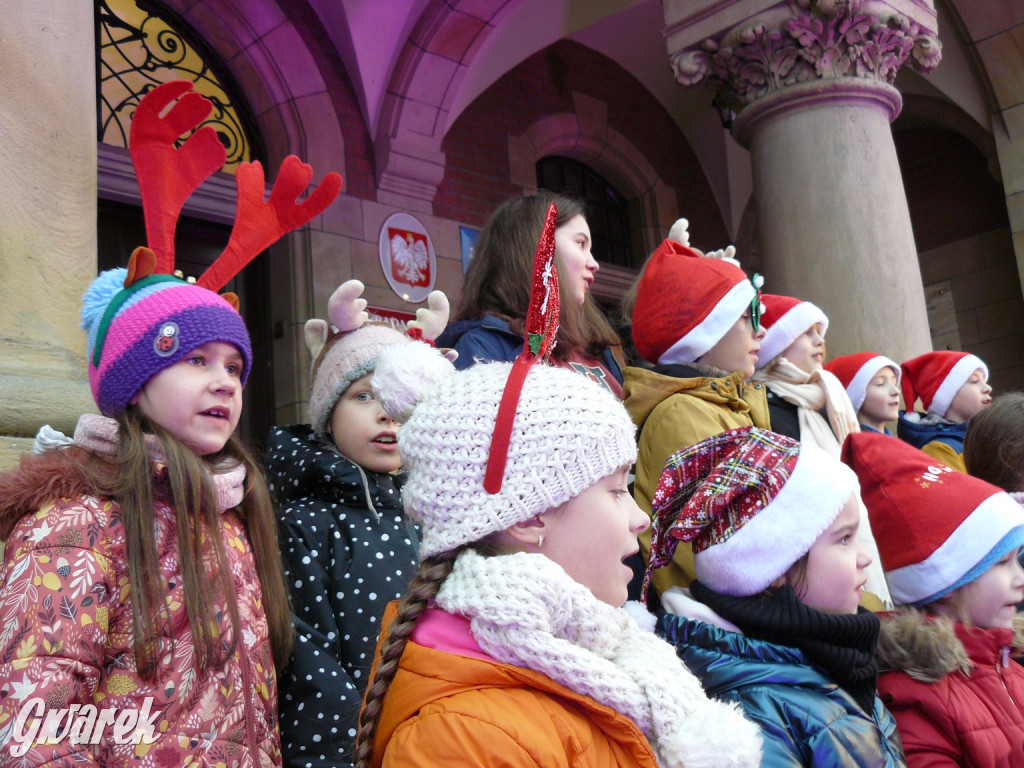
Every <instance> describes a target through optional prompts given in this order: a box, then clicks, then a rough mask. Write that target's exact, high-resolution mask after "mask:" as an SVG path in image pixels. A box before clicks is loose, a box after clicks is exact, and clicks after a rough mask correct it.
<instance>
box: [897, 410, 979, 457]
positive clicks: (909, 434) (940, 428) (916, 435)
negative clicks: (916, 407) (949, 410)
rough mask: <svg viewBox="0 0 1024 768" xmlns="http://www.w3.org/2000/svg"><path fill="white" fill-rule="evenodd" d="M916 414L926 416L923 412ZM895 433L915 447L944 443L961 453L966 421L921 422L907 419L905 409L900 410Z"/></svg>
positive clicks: (965, 432)
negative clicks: (956, 422) (957, 422)
mask: <svg viewBox="0 0 1024 768" xmlns="http://www.w3.org/2000/svg"><path fill="white" fill-rule="evenodd" d="M917 415H918V417H919V418H920V417H924V416H926V414H923V413H918V414H917ZM933 418H934V417H933ZM929 421H932V420H931V419H930V420H929ZM896 434H897V435H898V436H899V438H900V439H901V440H905V441H906V442H908V443H910V444H911V445H912V446H914V447H915V448H924V447H925V446H926V445H928V443H945V444H946V445H948V446H949V447H950V448H952V449H953V450H954V451H956V452H957V453H963V452H964V435H966V434H967V422H966V421H963V422H960V423H959V424H955V423H953V422H952V421H946V420H945V419H942V420H941V421H938V422H934V423H925V424H922V423H921V422H920V421H911V420H910V419H908V418H907V412H906V411H900V418H899V421H898V422H897V423H896Z"/></svg>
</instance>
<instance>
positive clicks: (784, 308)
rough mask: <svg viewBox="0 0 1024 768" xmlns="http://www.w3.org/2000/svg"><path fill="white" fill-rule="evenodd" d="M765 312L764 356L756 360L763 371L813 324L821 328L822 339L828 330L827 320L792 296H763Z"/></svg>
mask: <svg viewBox="0 0 1024 768" xmlns="http://www.w3.org/2000/svg"><path fill="white" fill-rule="evenodd" d="M761 303H762V304H763V305H764V311H763V312H762V313H761V327H762V328H764V338H763V339H761V352H760V353H759V354H758V356H757V367H758V368H764V367H765V366H767V365H768V364H769V363H771V362H772V361H773V360H774V359H775V358H776V357H778V356H779V355H781V354H782V353H783V352H785V351H786V349H787V348H788V347H789V345H790V344H792V343H793V342H794V341H796V340H797V339H798V338H800V337H801V336H802V335H803V334H804V333H806V332H807V329H808V328H810V327H811V326H812V325H814V324H816V323H817V324H820V325H821V335H822V336H823V337H824V335H825V332H826V331H827V330H828V316H827V315H826V314H825V313H824V312H823V311H822V310H821V309H820V308H819V307H818V306H816V305H814V304H812V303H811V302H809V301H801V300H800V299H794V298H793V297H792V296H776V295H773V294H770V293H764V294H761Z"/></svg>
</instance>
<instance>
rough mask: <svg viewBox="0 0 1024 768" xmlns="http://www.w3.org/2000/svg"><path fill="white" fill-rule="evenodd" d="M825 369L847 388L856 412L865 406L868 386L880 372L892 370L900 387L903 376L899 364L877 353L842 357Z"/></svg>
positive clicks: (831, 361) (859, 353) (858, 353)
mask: <svg viewBox="0 0 1024 768" xmlns="http://www.w3.org/2000/svg"><path fill="white" fill-rule="evenodd" d="M824 368H825V370H826V371H828V372H829V373H831V374H832V375H833V376H835V377H836V378H837V379H839V381H841V382H842V384H843V386H844V387H846V394H847V395H849V396H850V402H851V403H853V410H855V411H859V410H860V407H861V406H862V405H864V398H865V397H867V391H868V384H870V383H871V380H872V379H873V378H875V376H877V375H878V372H879V371H880V370H882V369H883V368H891V369H892V372H893V373H894V374H895V375H896V386H899V384H900V377H901V376H902V372H901V371H900V366H899V363H897V362H895V361H893V360H890V359H889V358H888V357H886V356H885V355H879V354H877V353H875V352H857V353H856V354H853V355H841V356H840V357H837V358H835V359H833V360H829V361H828V362H827V363H825V365H824Z"/></svg>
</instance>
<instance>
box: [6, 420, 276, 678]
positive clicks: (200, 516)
mask: <svg viewBox="0 0 1024 768" xmlns="http://www.w3.org/2000/svg"><path fill="white" fill-rule="evenodd" d="M117 423H118V442H117V452H116V455H115V456H114V457H102V456H99V455H97V454H95V453H92V452H90V451H87V450H85V449H83V448H80V447H78V446H71V447H68V448H65V449H63V450H60V451H51V452H49V453H47V454H44V455H43V456H26V457H24V458H23V460H22V462H21V468H20V469H19V470H17V471H16V472H12V473H9V474H8V475H5V476H4V477H3V478H2V480H3V482H0V487H6V486H7V485H8V484H12V485H13V483H14V482H15V480H16V475H19V474H20V475H21V476H22V479H23V482H24V479H25V478H26V477H27V478H28V479H29V480H30V481H31V480H34V479H38V480H39V481H40V483H46V484H47V486H46V488H44V489H43V491H44V492H47V491H51V492H52V493H53V494H54V495H53V498H58V497H60V496H63V495H65V494H68V493H69V492H73V493H81V494H89V495H93V496H97V497H101V498H109V499H111V500H112V501H114V502H115V503H116V504H117V506H118V507H119V509H120V515H121V520H122V524H123V525H124V529H125V551H126V554H127V557H128V579H129V585H130V588H131V596H132V634H133V644H134V653H135V664H136V668H137V670H138V672H139V674H140V675H141V676H142V677H143V678H144V679H146V680H154V679H156V676H157V673H158V666H159V665H158V655H157V651H158V641H159V637H160V627H161V623H162V619H163V618H166V617H167V615H168V613H169V611H170V608H169V606H168V604H167V595H166V588H165V586H164V580H163V577H162V575H161V572H160V558H159V553H158V552H157V543H156V539H155V537H154V525H153V505H154V503H155V502H157V501H160V502H164V503H167V504H168V505H170V506H171V507H172V508H173V509H174V515H175V525H176V530H177V539H178V557H179V562H180V567H181V577H182V589H183V592H184V597H185V612H186V615H187V616H188V620H189V626H190V630H191V634H192V640H193V643H194V645H195V648H196V654H195V659H196V666H197V668H199V669H206V668H210V667H212V666H215V665H217V664H218V663H221V662H222V661H223V660H224V659H225V658H226V657H227V656H230V655H231V654H232V653H233V652H234V650H235V647H236V644H237V643H238V637H239V635H240V633H241V631H242V627H241V619H240V617H239V612H238V600H237V596H236V594H235V590H234V585H233V583H232V581H231V574H230V571H229V568H228V565H227V561H226V559H225V556H224V544H223V541H222V536H221V527H220V513H219V510H218V503H217V492H216V489H215V487H214V483H213V480H212V478H211V474H210V472H211V466H212V465H215V464H218V463H220V462H222V461H223V462H232V463H240V464H242V465H244V466H245V470H246V479H245V488H244V496H243V499H242V502H241V503H240V504H239V505H238V507H237V508H236V509H237V511H238V513H239V516H240V517H241V519H242V521H243V525H244V526H245V530H246V534H247V535H248V538H249V543H250V545H251V547H252V551H253V556H254V559H255V561H256V572H257V575H258V577H259V580H260V587H261V590H262V605H263V609H264V611H265V612H266V617H267V625H268V629H269V634H270V642H271V648H272V650H273V654H274V662H275V665H276V666H277V667H278V669H280V668H282V667H283V665H284V664H285V663H286V662H287V660H288V658H289V656H290V654H291V648H292V642H293V631H292V623H291V610H290V607H289V602H288V590H287V587H286V585H285V581H284V573H283V569H282V565H281V558H280V548H279V546H278V543H277V526H276V521H275V515H274V507H273V503H272V501H271V497H270V491H269V489H268V488H267V484H266V480H265V479H264V478H263V474H262V472H261V471H260V468H259V466H258V465H257V464H256V462H255V461H254V460H253V458H252V456H251V455H250V454H249V452H248V451H247V450H246V449H245V448H244V447H243V446H242V445H241V443H240V442H238V440H236V439H235V438H234V437H232V438H231V439H229V440H228V442H227V444H225V446H224V448H223V449H222V450H221V451H219V452H218V453H216V454H212V455H210V456H207V457H200V456H198V455H196V454H195V453H194V452H193V451H192V450H190V449H189V448H188V447H187V446H186V445H184V444H183V443H182V442H180V441H179V440H178V439H177V438H175V437H174V436H173V435H171V434H170V433H169V432H167V431H166V430H164V429H163V428H161V427H160V426H159V425H157V424H155V423H153V422H152V421H150V420H149V419H147V418H146V417H145V416H143V415H142V414H141V413H140V412H139V411H138V410H137V409H136V408H135V407H133V406H129V407H128V409H126V410H125V411H124V412H123V413H122V414H121V415H120V416H119V417H118V418H117ZM147 435H153V436H154V437H155V438H156V440H157V441H158V443H159V445H160V449H161V451H162V452H163V455H164V457H165V460H166V462H167V472H166V475H165V476H164V477H161V478H157V477H156V476H155V475H154V473H153V466H152V461H153V457H152V453H151V451H150V449H149V447H148V446H147V439H146V438H147ZM27 511H28V510H26V509H25V508H24V506H19V505H16V504H11V505H5V506H4V507H3V515H2V517H3V519H2V520H0V534H2V536H3V537H6V536H7V535H9V533H10V531H11V529H12V528H13V526H14V524H15V523H16V522H17V519H18V518H20V517H22V516H24V514H25V513H26V512H27ZM211 547H212V551H213V555H214V565H213V568H212V569H211V570H210V571H209V572H208V571H207V569H206V568H205V567H204V564H203V555H204V553H206V552H208V551H209V549H210V548H211ZM218 593H223V595H224V596H225V599H226V601H227V605H228V613H229V615H230V617H231V623H232V628H233V632H232V643H231V646H230V647H229V648H223V647H222V638H221V636H220V633H219V631H218V629H217V628H218V627H219V622H217V621H216V617H215V615H214V610H215V608H214V606H215V597H216V596H217V594H218Z"/></svg>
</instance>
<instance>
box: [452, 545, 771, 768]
mask: <svg viewBox="0 0 1024 768" xmlns="http://www.w3.org/2000/svg"><path fill="white" fill-rule="evenodd" d="M436 602H437V605H438V606H439V607H441V608H442V609H443V610H445V611H448V612H449V613H453V614H459V615H462V616H465V617H467V618H468V619H469V620H470V626H471V630H472V633H473V637H474V638H475V639H476V641H477V643H479V645H480V647H481V648H482V649H483V650H484V651H486V652H487V653H488V654H490V655H491V656H492V657H494V658H495V659H497V660H498V661H501V662H504V663H506V664H514V665H516V666H519V667H525V668H527V669H532V670H535V671H537V672H540V673H542V674H544V675H546V676H547V677H549V678H551V679H552V680H554V681H555V682H558V683H561V684H562V685H564V686H566V687H567V688H569V689H570V690H573V691H575V692H576V693H579V694H583V695H585V696H589V697H590V698H592V699H594V700H596V701H598V702H600V703H601V704H604V705H606V706H608V707H611V708H612V709H614V710H615V711H617V712H619V713H621V714H623V715H626V716H627V717H629V718H630V719H631V720H633V722H635V723H636V724H637V725H638V726H639V727H640V729H641V730H642V731H643V732H644V734H645V735H646V736H647V738H648V740H649V741H650V743H651V745H652V747H653V748H654V751H655V753H656V755H657V757H658V760H659V762H660V764H661V765H663V766H669V767H670V768H682V767H683V766H686V767H687V768H704V767H705V766H707V768H710V767H711V766H721V767H723V768H725V767H733V766H736V767H738V766H759V765H760V764H761V738H760V729H759V728H758V727H757V726H756V725H754V724H753V723H751V722H749V721H747V720H745V719H744V718H743V715H742V714H741V711H740V710H739V709H738V708H737V707H736V705H733V704H726V703H723V702H719V701H715V700H713V699H708V697H707V696H706V695H705V694H704V691H703V689H702V688H701V685H700V683H699V682H698V680H697V678H695V677H694V676H693V675H692V674H691V673H690V671H689V670H687V669H686V667H685V666H684V665H683V663H682V662H681V661H680V660H679V659H678V658H677V656H676V654H675V650H674V649H673V648H672V646H670V645H669V644H668V643H666V642H665V641H663V640H661V639H660V638H658V637H656V636H655V635H653V634H652V633H650V632H646V631H644V630H642V629H640V627H639V626H638V625H637V623H636V622H635V621H634V620H633V618H632V617H631V616H630V615H629V614H628V613H627V612H626V611H625V610H624V609H622V608H615V607H613V606H611V605H608V604H607V603H603V602H601V601H600V600H598V599H597V598H596V597H594V595H593V593H592V592H591V591H590V590H589V589H587V588H586V587H585V586H583V585H582V584H579V583H578V582H576V581H574V580H573V579H572V578H571V577H570V576H569V575H568V574H567V573H566V572H565V571H564V570H563V569H562V568H561V566H559V565H558V564H556V563H555V562H554V561H552V560H549V559H548V558H547V557H545V556H544V555H542V554H528V553H518V554H513V555H499V556H495V557H483V556H481V555H480V554H478V553H477V552H475V551H473V550H467V551H465V552H463V553H462V554H461V555H459V557H458V559H457V560H456V561H455V564H454V567H453V569H452V572H451V575H449V576H448V578H447V579H446V580H445V582H444V584H443V585H442V587H441V590H440V591H439V592H438V595H437V598H436Z"/></svg>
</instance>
